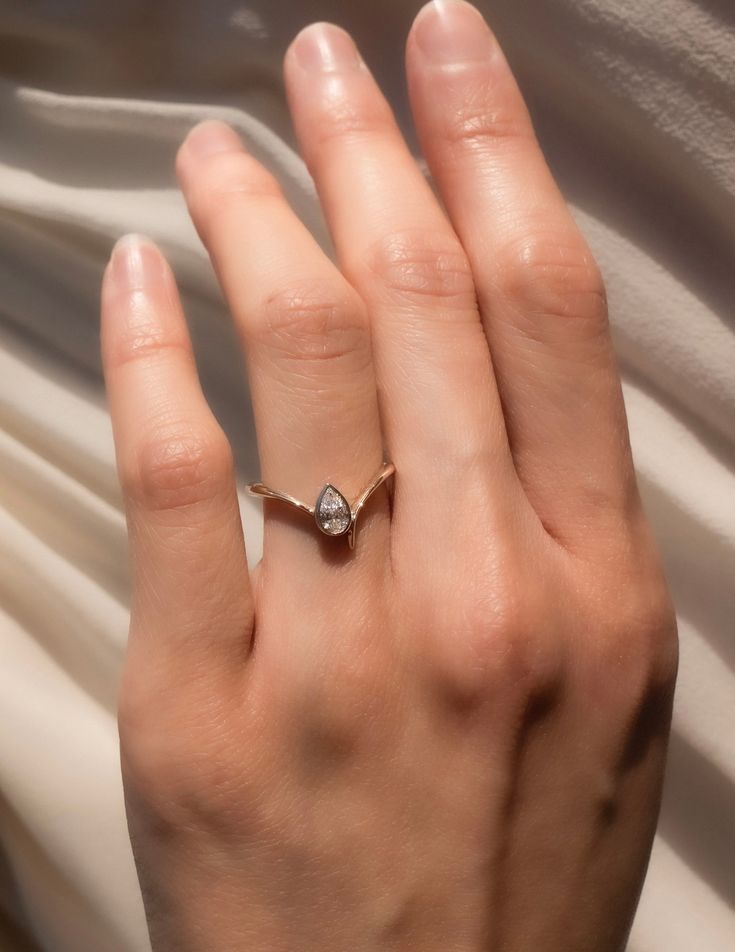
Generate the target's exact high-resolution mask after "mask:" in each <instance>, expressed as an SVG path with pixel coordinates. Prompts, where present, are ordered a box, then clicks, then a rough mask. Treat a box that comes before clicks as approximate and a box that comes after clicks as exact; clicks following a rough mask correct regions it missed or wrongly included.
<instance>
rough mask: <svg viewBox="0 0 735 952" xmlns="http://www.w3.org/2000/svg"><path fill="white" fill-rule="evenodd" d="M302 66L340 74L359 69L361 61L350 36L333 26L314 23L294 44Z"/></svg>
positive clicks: (297, 60)
mask: <svg viewBox="0 0 735 952" xmlns="http://www.w3.org/2000/svg"><path fill="white" fill-rule="evenodd" d="M292 50H293V55H294V56H295V58H296V62H297V63H298V64H299V66H301V67H303V68H304V69H306V70H309V71H310V72H317V71H318V72H322V73H338V72H342V71H343V70H348V69H356V68H359V67H360V66H361V65H362V59H361V58H360V54H359V53H358V51H357V47H356V46H355V44H354V43H353V41H352V37H351V36H350V35H349V33H346V32H345V31H344V30H341V29H340V28H339V27H338V26H334V24H332V23H312V24H311V25H310V26H307V27H306V28H305V29H303V30H302V31H301V33H299V35H298V36H297V37H296V39H295V40H294V41H293V46H292Z"/></svg>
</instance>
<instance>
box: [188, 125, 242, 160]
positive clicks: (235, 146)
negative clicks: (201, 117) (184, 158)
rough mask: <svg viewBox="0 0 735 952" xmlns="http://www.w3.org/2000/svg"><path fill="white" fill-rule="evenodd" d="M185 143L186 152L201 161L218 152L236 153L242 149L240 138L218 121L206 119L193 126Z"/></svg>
mask: <svg viewBox="0 0 735 952" xmlns="http://www.w3.org/2000/svg"><path fill="white" fill-rule="evenodd" d="M185 142H186V148H187V150H188V151H189V152H190V153H191V154H192V155H194V156H196V157H197V158H202V159H203V158H206V157H207V156H208V155H216V153H218V152H237V151H239V150H240V149H242V148H243V144H242V139H241V138H240V136H239V135H238V134H237V133H236V132H235V130H234V129H232V128H231V127H230V126H228V125H227V123H226V122H220V121H219V119H207V120H206V122H200V123H199V125H198V126H194V128H193V129H192V130H191V131H190V132H189V134H188V135H187V137H186V140H185Z"/></svg>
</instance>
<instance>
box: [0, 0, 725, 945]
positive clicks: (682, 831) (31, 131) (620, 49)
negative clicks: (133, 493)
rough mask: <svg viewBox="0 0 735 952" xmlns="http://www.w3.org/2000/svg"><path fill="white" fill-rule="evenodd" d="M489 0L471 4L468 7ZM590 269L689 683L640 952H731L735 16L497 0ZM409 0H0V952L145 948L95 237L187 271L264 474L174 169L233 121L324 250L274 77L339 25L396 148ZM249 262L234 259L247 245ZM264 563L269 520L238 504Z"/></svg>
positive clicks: (209, 349) (675, 4) (683, 8)
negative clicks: (316, 29)
mask: <svg viewBox="0 0 735 952" xmlns="http://www.w3.org/2000/svg"><path fill="white" fill-rule="evenodd" d="M481 5H482V4H481ZM483 6H484V8H486V12H487V14H488V16H489V18H490V20H491V22H492V23H493V24H494V25H495V27H496V29H497V31H498V33H499V35H500V37H501V39H502V41H503V43H504V45H505V47H506V49H507V51H508V54H509V56H510V58H511V61H512V62H513V64H514V66H515V68H516V70H517V73H518V75H519V77H520V79H521V81H522V84H523V86H524V88H525V90H526V91H527V94H528V96H529V99H530V102H531V105H532V108H533V111H534V116H535V118H536V121H537V125H538V129H539V133H540V135H541V137H542V140H543V143H544V145H545V147H546V149H547V153H548V155H549V157H550V159H551V161H552V164H553V166H554V168H555V170H556V171H557V173H558V175H559V178H560V181H561V183H562V185H563V187H564V189H565V191H566V193H567V195H568V196H569V198H570V201H571V202H572V203H573V205H574V207H575V209H576V211H577V213H578V215H579V219H580V221H581V223H582V226H583V228H584V230H585V231H586V233H587V235H588V236H589V240H590V242H591V244H592V246H593V248H594V250H595V252H596V254H597V256H598V259H599V261H600V264H601V265H602V268H603V270H604V272H605V274H606V278H607V284H608V288H609V294H610V301H611V310H612V320H613V324H614V329H615V336H616V342H617V345H618V348H619V353H620V357H621V362H622V365H623V369H624V374H625V393H626V399H627V405H628V410H629V415H630V424H631V429H632V437H633V443H634V450H635V454H636V459H637V465H638V469H639V472H640V479H641V484H642V489H643V492H644V496H645V501H646V503H647V506H648V510H649V512H650V515H651V518H652V519H653V522H654V525H655V529H656V532H657V534H658V537H659V539H660V541H661V545H662V547H663V551H664V554H665V558H666V562H667V566H668V571H669V576H670V580H671V584H672V587H673V590H674V595H675V599H676V602H677V606H678V610H679V615H680V619H681V635H682V665H681V678H680V685H679V690H678V697H677V705H676V714H675V722H674V733H673V739H672V749H671V761H670V769H669V776H668V781H667V787H666V795H665V803H664V809H663V816H662V821H661V826H660V834H659V837H658V840H657V845H656V848H655V850H654V855H653V859H652V864H651V870H650V875H649V877H648V881H647V884H646V887H645V889H644V894H643V899H642V903H641V906H640V910H639V913H638V916H637V919H636V923H635V926H634V929H633V934H632V938H631V944H630V947H631V949H632V950H634V952H660V950H663V949H665V950H666V952H691V950H692V949H702V950H707V952H725V950H727V949H731V948H733V945H734V944H735V943H734V940H735V912H734V911H733V906H734V904H735V870H734V867H733V863H734V860H733V857H734V856H735V826H734V822H733V817H734V816H735V795H734V793H733V790H734V789H735V788H734V786H733V785H734V784H735V733H734V732H733V730H732V714H733V701H735V673H734V672H735V633H734V632H733V618H734V617H735V601H734V599H733V592H734V591H735V585H733V579H734V578H735V412H734V411H735V380H734V378H733V368H734V367H735V323H734V319H733V308H732V296H733V290H735V288H734V282H733V272H734V271H735V261H734V260H733V248H735V157H734V155H735V153H734V150H733V146H734V145H735V30H734V23H735V14H734V11H733V7H732V5H731V0H545V2H543V3H542V2H540V0H539V2H537V3H518V2H517V0H492V3H490V2H489V0H488V2H486V3H485V4H484V5H483ZM417 7H418V3H417V2H415V0H403V2H401V0H372V2H371V3H369V4H362V3H358V0H354V2H351V3H349V2H342V3H339V2H337V0H300V2H294V0H290V2H289V0H280V2H279V0H251V2H250V3H247V4H244V3H238V2H234V0H207V2H204V0H201V2H199V3H197V2H195V0H178V2H177V3H175V4H174V3H150V2H148V0H119V2H117V3H115V4H100V3H95V2H93V0H65V2H64V3H58V2H53V0H45V2H44V0H39V2H36V3H33V4H29V3H25V2H22V0H5V2H4V3H2V4H0V123H1V126H0V128H1V132H2V134H1V135H0V560H1V561H0V566H1V569H0V658H1V661H2V663H1V664H0V838H1V852H0V910H1V912H0V946H1V947H2V948H3V949H9V950H14V949H25V948H36V947H37V948H41V949H45V950H53V952H143V950H145V949H146V948H147V939H146V938H145V926H144V920H143V913H142V909H141V904H140V899H139V896H138V889H137V883H136V879H135V873H134V869H133V864H132V860H131V856H130V849H129V845H128V841H127V838H126V832H125V824H124V813H123V807H122V799H121V788H120V778H119V768H118V763H117V741H116V732H115V723H114V715H113V711H114V694H115V684H116V679H117V676H118V672H119V669H120V661H121V656H122V652H123V648H124V642H125V635H126V626H127V612H126V603H127V595H128V578H127V569H126V552H125V533H124V523H123V518H122V515H121V508H120V496H119V492H118V488H117V485H116V480H115V475H114V469H113V449H112V441H111V436H110V427H109V420H108V417H107V414H106V412H105V409H104V398H103V391H102V385H101V379H100V370H99V360H98V313H97V297H98V285H99V279H100V275H101V270H102V267H103V264H104V262H105V260H106V256H107V254H108V251H109V248H110V245H111V243H112V241H113V240H114V239H115V238H116V237H117V236H118V235H119V234H121V233H122V232H123V231H126V230H134V231H142V232H148V233H150V234H151V235H152V236H153V237H154V238H156V239H157V240H159V241H160V242H161V244H162V245H163V247H164V248H165V250H166V251H167V253H168V254H169V256H170V258H171V260H172V262H173V264H174V266H175V268H176V270H177V273H178V276H179V278H180V281H181V284H182V288H183V291H184V294H185V298H186V304H187V310H188V314H189V317H190V319H191V324H192V327H193V330H194V333H195V337H196V342H197V346H198V353H199V358H200V364H201V370H202V374H203V378H204V382H205V386H206V389H207V392H208V394H209V396H210V398H211V401H212V404H213V406H214V408H215V411H216V412H217V413H218V415H219V416H220V418H221V419H222V421H223V423H224V425H225V427H226V428H227V430H228V431H229V433H230V434H231V436H232V439H233V442H234V444H235V447H236V453H237V457H238V461H239V464H240V467H241V471H242V475H243V477H244V478H245V477H252V476H254V475H255V474H256V472H257V463H256V460H255V458H254V443H253V439H252V427H251V423H250V419H249V414H248V411H247V409H246V407H247V396H246V393H245V390H244V386H243V384H242V381H241V376H240V369H239V366H238V360H237V357H236V356H235V348H234V346H233V338H232V331H231V329H230V327H229V324H228V321H227V319H226V315H225V311H224V309H223V306H222V304H221V301H220V298H219V296H218V292H217V291H216V288H215V285H214V282H213V280H212V277H211V274H210V271H209V267H208V265H207V264H206V263H205V257H204V253H203V249H202V248H201V246H200V244H199V243H198V240H197V239H196V237H195V235H194V232H193V229H192V227H191V225H190V223H189V221H188V220H187V217H186V215H185V212H184V208H183V204H182V200H181V198H180V196H179V195H178V193H177V191H176V188H175V184H174V178H173V170H172V160H173V155H174V152H175V148H176V145H177V143H178V142H179V141H180V139H181V137H182V135H183V133H184V132H185V130H186V129H187V128H188V127H189V126H190V125H191V124H193V122H194V121H195V120H197V119H199V118H205V117H211V116H221V117H224V118H226V119H228V120H230V121H232V122H233V123H235V124H236V125H237V126H238V127H239V128H240V129H241V130H242V132H243V133H244V135H245V136H246V138H247V140H248V142H249V144H250V146H251V148H252V149H253V150H254V151H255V152H256V154H258V155H259V156H260V157H261V158H262V159H263V160H264V161H265V162H266V163H267V164H268V165H269V166H270V167H271V168H272V169H273V170H274V171H275V172H276V174H277V175H278V176H279V178H280V179H281V180H282V182H283V183H284V186H285V187H286V190H287V192H288V194H289V196H290V198H291V200H292V201H293V203H294V205H295V206H296V208H297V209H298V211H299V213H300V214H301V215H302V216H303V217H304V219H305V220H306V221H307V222H308V224H309V225H310V226H311V227H312V228H313V229H314V230H315V232H316V233H317V234H318V235H319V236H320V238H321V239H323V240H325V232H324V228H323V225H322V222H321V218H320V215H319V212H318V210H317V207H316V203H315V200H314V195H313V189H312V187H311V185H310V182H309V180H308V177H307V175H306V174H305V172H304V169H303V166H302V165H301V163H300V161H299V160H298V159H297V157H296V156H295V154H294V152H293V151H292V148H291V145H290V143H291V132H290V130H289V125H288V118H287V112H286V109H285V104H284V97H283V92H282V87H281V79H280V69H279V61H280V57H281V54H282V52H283V50H284V48H285V45H286V43H287V41H288V40H289V38H290V37H291V36H292V35H293V34H294V33H295V31H296V30H297V29H298V28H299V27H300V26H302V25H304V24H305V23H306V22H308V21H309V20H312V19H326V18H329V19H333V20H337V21H338V22H340V23H342V24H343V25H345V26H347V27H348V28H350V29H352V30H353V32H354V33H355V35H356V36H357V38H358V40H359V41H360V42H361V45H362V47H363V50H364V52H365V54H366V56H367V58H368V60H369V61H370V63H371V65H372V66H373V68H374V70H375V72H376V73H377V75H378V77H379V79H380V80H381V81H382V82H383V84H384V86H385V88H386V90H387V91H388V93H389V95H390V96H391V98H392V100H393V102H394V104H395V106H396V109H397V113H398V116H399V119H400V121H401V122H402V123H403V124H404V125H406V126H407V114H406V105H405V95H404V93H403V87H402V66H401V59H400V56H401V46H402V42H403V36H404V34H405V30H406V28H407V25H408V23H409V21H410V18H411V16H412V14H413V13H414V12H415V10H416V9H417ZM243 253H246V249H243ZM242 503H243V518H244V522H245V525H246V531H247V533H248V537H249V543H250V544H249V549H250V554H251V556H252V557H257V555H258V547H259V538H260V526H259V520H260V510H259V507H258V506H257V505H253V504H252V502H251V501H250V500H248V499H243V500H242Z"/></svg>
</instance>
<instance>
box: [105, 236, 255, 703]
mask: <svg viewBox="0 0 735 952" xmlns="http://www.w3.org/2000/svg"><path fill="white" fill-rule="evenodd" d="M102 358H103V365H104V372H105V381H106V385H107V393H108V400H109V404H110V412H111V415H112V424H113V433H114V437H115V448H116V454H117V464H118V472H119V475H120V481H121V483H122V487H123V495H124V498H125V508H126V513H127V519H128V530H129V537H130V546H131V560H132V580H133V607H132V617H131V630H130V645H129V651H128V667H130V665H131V662H132V664H133V667H134V669H135V671H136V674H135V675H134V680H137V679H140V678H141V677H142V678H144V679H145V680H146V681H148V682H149V683H150V684H151V685H158V684H160V683H161V680H160V677H159V675H161V674H162V673H163V674H164V675H165V677H166V678H167V680H168V681H169V682H170V681H171V679H172V678H173V679H178V678H185V679H186V680H187V681H188V680H190V679H191V678H192V677H193V676H196V677H197V678H201V677H202V676H204V677H205V680H206V679H207V676H208V675H209V674H212V673H215V672H219V673H220V674H221V673H223V671H224V670H227V669H231V668H232V666H233V665H235V664H236V660H237V659H238V658H240V659H242V658H243V656H244V655H245V652H246V651H247V648H248V645H249V642H250V635H251V630H252V623H253V602H252V592H251V588H250V582H249V577H248V570H247V562H246V558H245V547H244V541H243V536H242V525H241V522H240V516H239V508H238V502H237V493H236V487H235V476H234V467H233V463H232V453H231V449H230V446H229V443H228V441H227V438H226V436H225V435H224V433H223V432H222V430H221V428H220V427H219V424H218V423H217V421H216V420H215V418H214V416H213V414H212V412H211V410H210V408H209V406H208V405H207V403H206V400H205V398H204V395H203V394H202V391H201V387H200V385H199V380H198V376H197V371H196V365H195V362H194V355H193V352H192V347H191V341H190V339H189V334H188V330H187V327H186V322H185V320H184V316H183V313H182V310H181V303H180V300H179V295H178V292H177V289H176V284H175V280H174V277H173V274H172V272H171V269H170V268H169V266H168V264H167V263H166V261H165V259H164V258H163V256H162V255H161V253H160V252H159V250H158V249H157V248H156V246H155V245H154V244H153V243H152V242H150V241H148V240H146V239H144V238H140V237H138V236H135V235H129V236H126V237H125V238H123V239H121V240H120V241H119V242H118V243H117V245H116V246H115V248H114V250H113V253H112V258H111V260H110V263H109V264H108V266H107V269H106V271H105V277H104V281H103V287H102ZM143 672H146V675H143V674H142V673H143ZM149 676H150V677H149ZM151 679H152V680H151ZM154 690H155V688H154Z"/></svg>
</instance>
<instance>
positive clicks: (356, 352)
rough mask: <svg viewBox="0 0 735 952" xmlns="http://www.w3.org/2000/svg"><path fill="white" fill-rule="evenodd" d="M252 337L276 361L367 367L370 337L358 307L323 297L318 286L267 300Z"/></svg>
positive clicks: (338, 297) (344, 297) (346, 298)
mask: <svg viewBox="0 0 735 952" xmlns="http://www.w3.org/2000/svg"><path fill="white" fill-rule="evenodd" d="M261 311H262V316H261V318H260V319H259V320H258V322H257V323H256V324H255V326H253V327H252V334H253V336H254V337H255V338H256V339H257V340H258V342H259V343H262V344H263V345H264V346H265V347H266V348H267V350H268V352H269V353H270V354H271V355H273V356H275V357H276V358H277V359H280V360H285V361H287V362H291V361H293V360H297V361H315V362H317V363H322V364H327V363H335V364H338V365H339V364H341V363H343V362H344V361H345V360H349V362H350V368H351V369H354V367H355V362H357V363H358V364H360V365H361V366H362V365H367V364H368V363H369V361H370V337H369V329H368V326H367V322H366V321H365V319H364V315H363V312H362V305H361V304H360V303H359V302H358V301H356V300H354V299H353V298H352V297H351V296H350V295H349V294H347V293H344V292H340V291H337V292H335V293H333V294H332V295H329V294H326V293H325V289H324V284H323V282H322V283H319V284H314V285H308V284H306V285H303V284H302V285H301V286H299V287H293V288H286V289H283V290H279V291H277V292H275V293H273V294H271V295H270V296H269V297H268V298H267V300H266V301H265V303H264V305H263V307H262V309H261Z"/></svg>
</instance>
